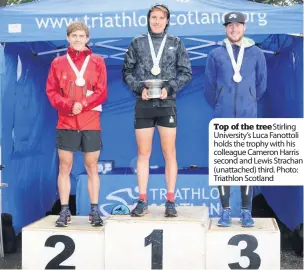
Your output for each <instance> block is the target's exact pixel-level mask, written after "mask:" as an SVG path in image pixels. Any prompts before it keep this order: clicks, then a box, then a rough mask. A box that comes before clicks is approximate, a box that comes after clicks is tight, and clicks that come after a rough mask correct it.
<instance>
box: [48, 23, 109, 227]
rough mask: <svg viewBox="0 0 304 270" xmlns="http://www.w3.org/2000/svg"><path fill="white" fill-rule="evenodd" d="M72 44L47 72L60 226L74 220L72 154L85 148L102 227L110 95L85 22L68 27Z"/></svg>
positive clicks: (96, 222)
mask: <svg viewBox="0 0 304 270" xmlns="http://www.w3.org/2000/svg"><path fill="white" fill-rule="evenodd" d="M67 40H68V42H69V44H70V46H69V48H68V52H67V54H66V55H64V56H60V57H57V58H56V59H54V61H53V62H52V65H51V69H50V72H49V75H48V79H47V84H46V93H47V96H48V98H49V100H50V103H51V104H52V106H53V107H54V108H55V109H56V110H57V111H58V123H57V142H56V144H57V148H58V155H59V163H60V164H59V175H58V189H59V194H60V202H61V212H60V216H59V218H58V220H57V221H56V226H57V227H64V226H67V224H68V223H69V222H70V221H71V213H70V210H69V206H68V203H69V195H70V189H71V184H70V172H71V169H72V165H73V152H75V151H82V152H84V160H85V167H86V170H87V173H88V190H89V195H90V200H91V212H90V214H89V221H90V223H91V224H92V225H93V226H101V225H102V223H103V222H102V219H101V218H100V215H99V211H98V195H99V187H100V180H99V176H98V169H97V162H98V158H99V154H100V148H101V145H102V143H101V128H100V112H101V104H102V103H103V102H104V101H105V100H106V98H107V72H106V66H105V63H104V60H103V58H102V57H100V56H98V55H94V54H92V51H91V49H89V48H88V47H87V46H86V44H87V43H88V41H89V29H88V27H87V26H86V25H85V24H84V23H82V22H74V23H72V24H70V25H69V26H68V28H67Z"/></svg>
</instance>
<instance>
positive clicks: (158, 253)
mask: <svg viewBox="0 0 304 270" xmlns="http://www.w3.org/2000/svg"><path fill="white" fill-rule="evenodd" d="M149 245H152V253H151V269H163V230H153V231H152V233H151V234H150V235H148V236H147V237H146V238H145V247H146V246H149Z"/></svg>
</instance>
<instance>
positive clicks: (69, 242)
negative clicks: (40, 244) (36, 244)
mask: <svg viewBox="0 0 304 270" xmlns="http://www.w3.org/2000/svg"><path fill="white" fill-rule="evenodd" d="M57 243H62V244H64V249H63V250H62V251H61V252H60V253H59V254H58V255H57V256H56V257H54V258H53V259H52V260H51V261H50V262H49V263H48V264H47V265H46V267H45V269H75V266H63V265H60V264H61V263H62V262H64V261H65V260H66V259H68V258H70V257H71V256H72V254H73V253H74V251H75V243H74V241H73V239H72V238H70V237H68V236H66V235H52V236H51V237H49V238H48V239H47V240H46V242H45V246H46V247H53V248H54V247H55V246H56V244H57Z"/></svg>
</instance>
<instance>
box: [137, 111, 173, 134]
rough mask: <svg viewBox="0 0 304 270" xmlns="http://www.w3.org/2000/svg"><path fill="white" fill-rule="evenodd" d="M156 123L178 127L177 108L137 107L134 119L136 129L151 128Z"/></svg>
mask: <svg viewBox="0 0 304 270" xmlns="http://www.w3.org/2000/svg"><path fill="white" fill-rule="evenodd" d="M155 125H158V126H162V127H169V128H176V126H177V115H176V108H175V107H168V108H153V109H152V110H151V109H150V108H149V109H137V111H136V114H135V120H134V127H135V129H141V128H151V127H155Z"/></svg>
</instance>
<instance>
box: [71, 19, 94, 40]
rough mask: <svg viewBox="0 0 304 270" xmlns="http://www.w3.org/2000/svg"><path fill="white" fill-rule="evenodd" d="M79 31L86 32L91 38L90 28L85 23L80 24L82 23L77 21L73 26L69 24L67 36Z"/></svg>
mask: <svg viewBox="0 0 304 270" xmlns="http://www.w3.org/2000/svg"><path fill="white" fill-rule="evenodd" d="M77 30H81V31H84V32H85V33H86V36H87V37H89V36H90V31H89V28H88V26H87V25H86V24H85V23H84V22H80V21H75V22H72V23H71V24H69V26H68V28H67V36H69V35H70V34H71V33H73V32H75V31H77Z"/></svg>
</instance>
